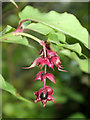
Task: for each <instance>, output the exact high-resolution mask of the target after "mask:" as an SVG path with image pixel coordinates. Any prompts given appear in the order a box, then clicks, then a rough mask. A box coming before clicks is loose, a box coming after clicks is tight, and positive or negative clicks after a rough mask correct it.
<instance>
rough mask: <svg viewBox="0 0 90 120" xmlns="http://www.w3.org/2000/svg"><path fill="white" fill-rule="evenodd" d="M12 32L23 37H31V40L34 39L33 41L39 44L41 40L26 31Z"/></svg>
mask: <svg viewBox="0 0 90 120" xmlns="http://www.w3.org/2000/svg"><path fill="white" fill-rule="evenodd" d="M13 34H14V35H22V36H25V37H28V38H31V39H33V40H35V41H37V42H38V43H40V44H41V40H40V39H38V38H37V37H35V36H33V35H30V34H27V33H19V32H17V33H13Z"/></svg>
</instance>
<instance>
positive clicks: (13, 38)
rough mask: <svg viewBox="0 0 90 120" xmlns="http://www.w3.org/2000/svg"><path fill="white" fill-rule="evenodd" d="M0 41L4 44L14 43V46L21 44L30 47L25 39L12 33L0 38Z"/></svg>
mask: <svg viewBox="0 0 90 120" xmlns="http://www.w3.org/2000/svg"><path fill="white" fill-rule="evenodd" d="M0 40H1V41H2V42H6V43H15V44H21V45H25V46H30V45H29V42H28V40H27V39H26V38H25V37H22V36H16V35H14V34H13V33H12V32H11V33H7V34H5V35H3V36H1V37H0Z"/></svg>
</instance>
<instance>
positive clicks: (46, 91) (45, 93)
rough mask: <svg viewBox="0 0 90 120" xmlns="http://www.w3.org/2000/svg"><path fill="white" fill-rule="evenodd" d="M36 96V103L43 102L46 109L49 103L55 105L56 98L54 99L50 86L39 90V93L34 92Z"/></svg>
mask: <svg viewBox="0 0 90 120" xmlns="http://www.w3.org/2000/svg"><path fill="white" fill-rule="evenodd" d="M34 95H36V96H37V97H36V100H35V102H39V101H42V104H43V107H45V104H46V103H47V101H53V102H54V103H55V101H54V99H55V98H53V97H52V95H53V89H52V88H51V87H50V86H46V87H45V88H41V89H39V90H38V91H36V92H34Z"/></svg>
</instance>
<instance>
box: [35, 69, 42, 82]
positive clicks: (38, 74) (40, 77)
mask: <svg viewBox="0 0 90 120" xmlns="http://www.w3.org/2000/svg"><path fill="white" fill-rule="evenodd" d="M43 74H44V71H40V72H39V73H37V75H36V78H35V80H37V79H39V80H41V81H43V79H42V75H43Z"/></svg>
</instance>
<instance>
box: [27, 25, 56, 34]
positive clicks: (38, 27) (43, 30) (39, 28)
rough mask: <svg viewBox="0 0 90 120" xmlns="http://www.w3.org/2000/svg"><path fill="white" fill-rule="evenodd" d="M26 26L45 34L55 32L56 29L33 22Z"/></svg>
mask: <svg viewBox="0 0 90 120" xmlns="http://www.w3.org/2000/svg"><path fill="white" fill-rule="evenodd" d="M26 28H28V29H32V30H34V31H36V32H39V33H41V34H43V35H47V34H49V33H50V32H53V31H54V30H53V29H52V28H50V27H48V26H46V25H43V24H40V23H31V24H29V25H28V26H27V27H26Z"/></svg>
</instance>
